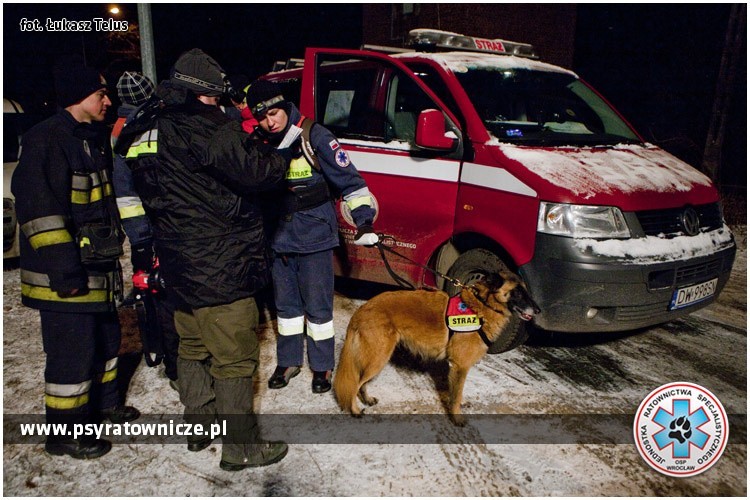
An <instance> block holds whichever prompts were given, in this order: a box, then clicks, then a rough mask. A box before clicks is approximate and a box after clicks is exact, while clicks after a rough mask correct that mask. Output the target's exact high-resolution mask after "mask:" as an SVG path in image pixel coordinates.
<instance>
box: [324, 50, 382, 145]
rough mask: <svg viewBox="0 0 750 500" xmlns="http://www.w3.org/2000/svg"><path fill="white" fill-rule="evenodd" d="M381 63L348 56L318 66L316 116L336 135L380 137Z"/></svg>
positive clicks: (340, 136)
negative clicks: (379, 89) (379, 84)
mask: <svg viewBox="0 0 750 500" xmlns="http://www.w3.org/2000/svg"><path fill="white" fill-rule="evenodd" d="M381 73H382V67H381V65H380V64H378V63H376V62H371V61H362V60H356V59H355V60H353V59H347V60H343V61H330V62H329V61H326V62H324V63H323V64H322V65H321V66H320V71H319V72H318V75H317V77H318V81H317V85H316V90H317V93H316V99H315V105H316V110H315V116H316V117H317V119H318V121H320V122H321V123H322V124H323V125H325V126H326V127H327V128H328V129H329V130H330V131H331V132H333V133H334V135H336V136H337V137H339V138H350V139H368V140H378V141H382V140H383V139H384V134H385V126H384V118H383V108H382V105H380V106H378V104H377V98H378V77H379V75H380V74H381Z"/></svg>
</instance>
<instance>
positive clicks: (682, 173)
mask: <svg viewBox="0 0 750 500" xmlns="http://www.w3.org/2000/svg"><path fill="white" fill-rule="evenodd" d="M488 145H490V146H493V147H498V148H499V149H500V151H501V152H502V153H503V154H504V155H505V156H506V157H508V158H510V159H511V160H515V161H517V162H519V163H521V164H522V165H523V166H524V167H526V168H527V169H528V170H529V171H530V172H532V173H534V174H536V175H538V176H539V177H542V178H543V179H545V180H546V181H548V182H550V183H552V184H554V185H556V186H559V187H561V188H563V189H566V190H568V191H570V192H571V193H574V194H575V195H577V196H580V197H582V198H585V199H588V198H592V197H594V196H596V195H598V194H602V193H608V194H613V193H615V192H621V193H625V194H630V193H635V192H653V193H674V192H687V191H690V190H691V189H693V187H694V186H696V185H702V186H711V180H710V179H709V178H708V177H707V176H705V175H704V174H702V173H701V172H699V171H698V170H696V169H694V168H693V167H691V166H690V165H688V164H687V163H685V162H683V161H682V160H679V159H677V158H675V157H674V156H672V155H671V154H669V153H667V152H666V151H664V150H662V149H660V148H658V147H656V146H654V145H651V144H646V145H630V144H627V145H626V144H621V145H618V146H612V147H607V148H601V147H598V148H577V147H572V146H571V147H559V148H550V149H540V148H530V147H521V146H516V145H512V144H507V143H501V142H500V141H498V140H493V141H490V142H489V143H488Z"/></svg>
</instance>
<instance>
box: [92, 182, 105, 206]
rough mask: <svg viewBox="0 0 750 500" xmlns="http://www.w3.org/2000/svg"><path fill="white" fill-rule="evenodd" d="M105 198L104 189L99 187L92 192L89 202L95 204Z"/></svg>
mask: <svg viewBox="0 0 750 500" xmlns="http://www.w3.org/2000/svg"><path fill="white" fill-rule="evenodd" d="M102 197H103V192H102V187H101V186H97V187H95V188H93V189H92V190H91V193H90V196H89V202H90V203H93V202H95V201H99V200H101V199H102Z"/></svg>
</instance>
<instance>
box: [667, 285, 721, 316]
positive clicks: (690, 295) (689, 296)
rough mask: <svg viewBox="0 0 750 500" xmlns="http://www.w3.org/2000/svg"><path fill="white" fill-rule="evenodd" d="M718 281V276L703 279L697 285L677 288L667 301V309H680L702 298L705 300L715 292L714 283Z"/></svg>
mask: <svg viewBox="0 0 750 500" xmlns="http://www.w3.org/2000/svg"><path fill="white" fill-rule="evenodd" d="M718 283H719V279H718V278H714V279H712V280H711V281H704V282H703V283H698V284H697V285H692V286H686V287H684V288H678V289H677V290H676V291H675V292H674V295H672V302H670V303H669V310H670V311H671V310H673V309H680V308H682V307H687V306H691V305H693V304H695V303H697V302H700V301H702V300H706V299H708V298H710V297H713V295H714V294H715V293H716V285H717V284H718Z"/></svg>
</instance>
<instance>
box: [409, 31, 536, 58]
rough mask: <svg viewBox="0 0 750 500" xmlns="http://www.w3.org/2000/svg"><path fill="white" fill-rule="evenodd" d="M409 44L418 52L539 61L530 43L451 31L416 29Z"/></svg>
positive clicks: (410, 36)
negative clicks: (461, 52) (447, 51)
mask: <svg viewBox="0 0 750 500" xmlns="http://www.w3.org/2000/svg"><path fill="white" fill-rule="evenodd" d="M409 42H410V43H411V45H412V46H413V47H415V48H416V49H417V50H435V49H436V48H441V49H452V50H469V51H472V52H487V53H491V54H505V55H514V56H521V57H529V58H532V59H538V57H537V55H536V53H535V52H534V47H533V46H531V45H529V44H528V43H518V42H511V41H508V40H500V39H499V38H496V39H489V38H479V37H474V36H467V35H460V34H458V33H451V32H449V31H441V30H432V29H415V30H411V31H410V32H409Z"/></svg>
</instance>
